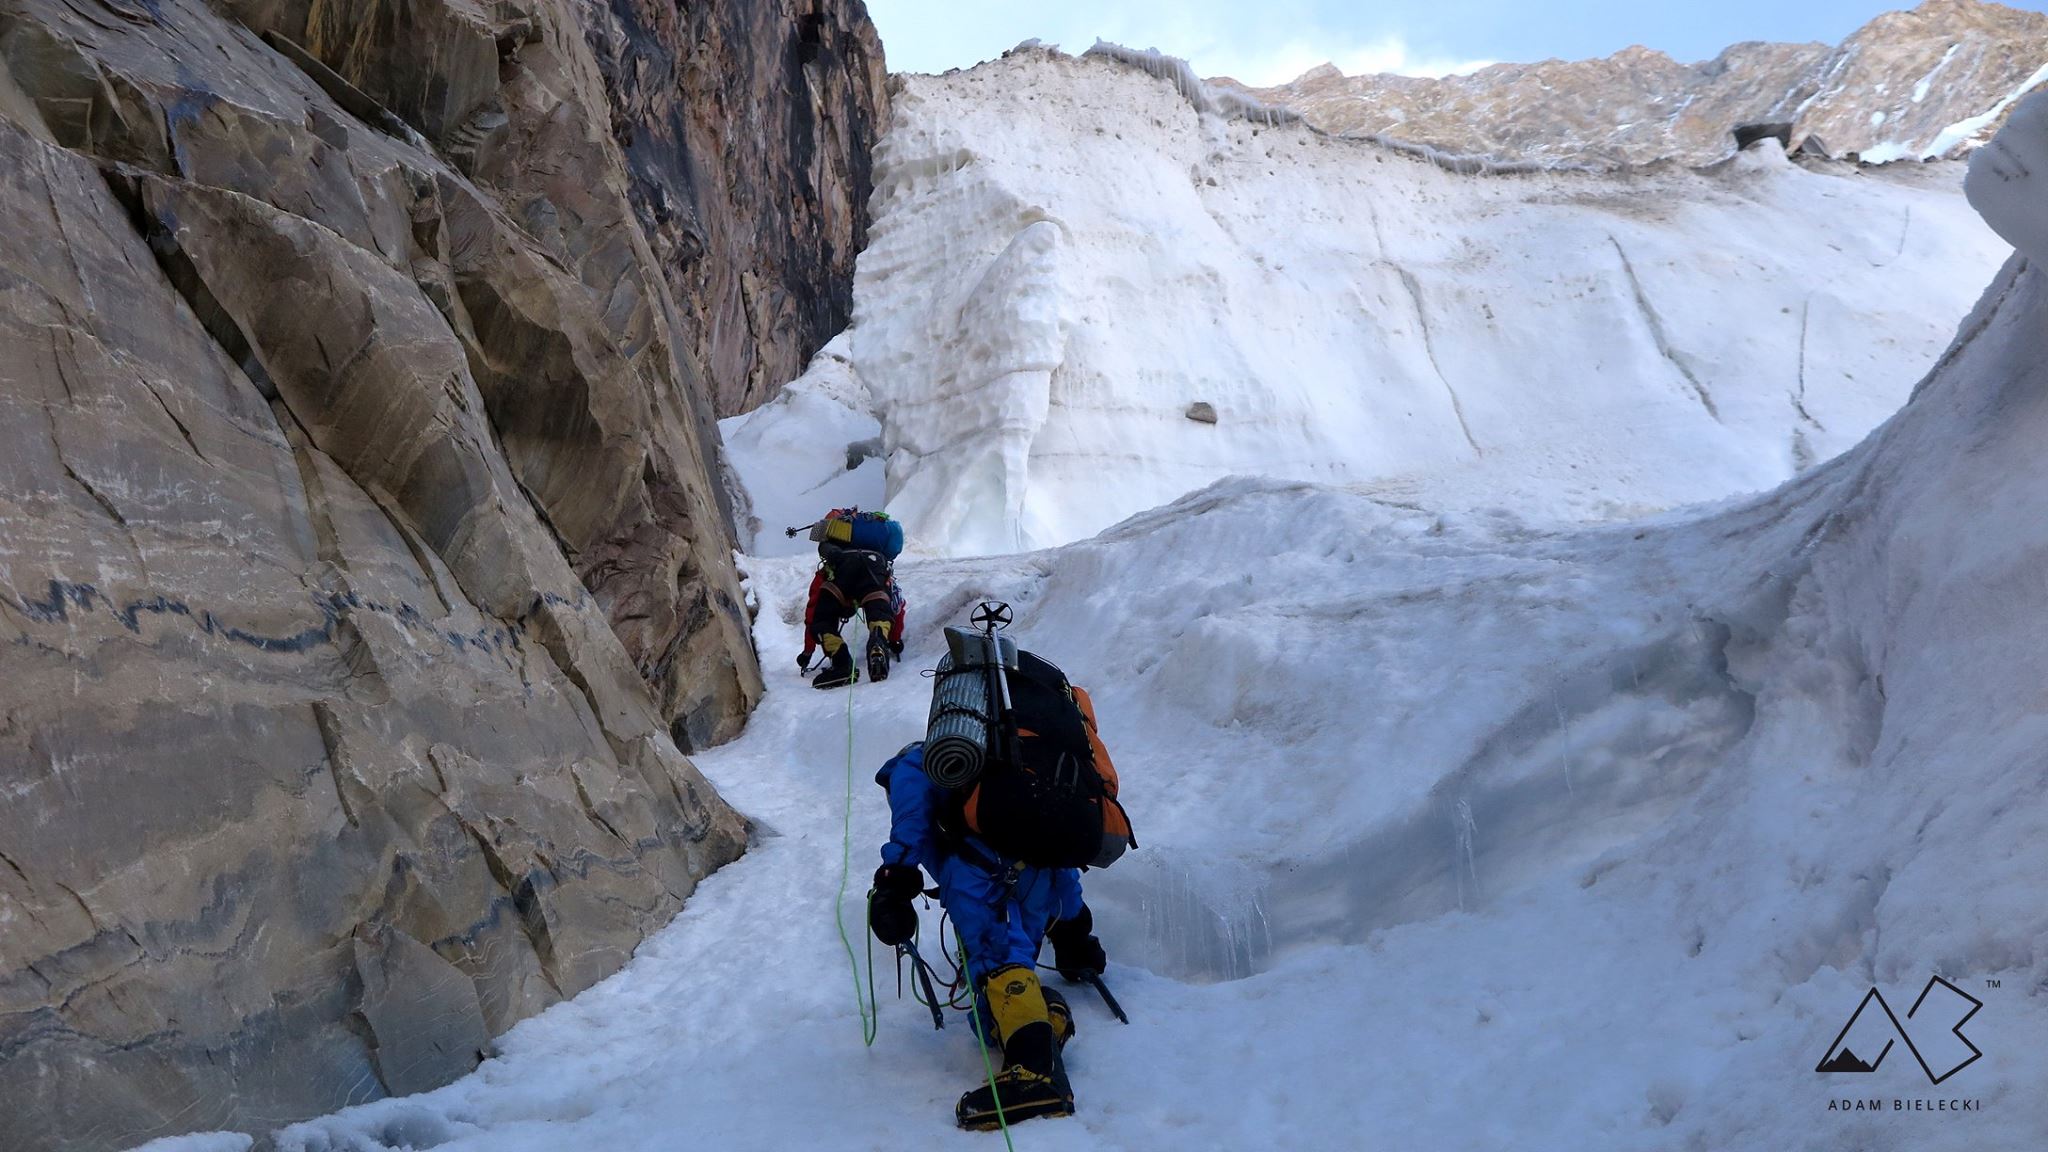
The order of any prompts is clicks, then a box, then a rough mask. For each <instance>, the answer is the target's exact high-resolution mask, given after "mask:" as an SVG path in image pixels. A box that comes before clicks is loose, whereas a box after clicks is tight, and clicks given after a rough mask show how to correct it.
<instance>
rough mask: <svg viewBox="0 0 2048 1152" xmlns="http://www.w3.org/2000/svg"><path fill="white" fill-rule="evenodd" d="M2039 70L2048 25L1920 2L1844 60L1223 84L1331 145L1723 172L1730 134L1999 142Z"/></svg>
mask: <svg viewBox="0 0 2048 1152" xmlns="http://www.w3.org/2000/svg"><path fill="white" fill-rule="evenodd" d="M2044 68H2048V14H2043V13H2040V12H2027V11H2021V10H2019V9H2015V8H2008V7H2005V6H2004V5H2001V4H1992V3H1984V2H1982V0H1925V3H1922V4H1921V5H1920V6H1919V7H1917V8H1915V9H1914V10H1912V11H1910V12H1892V13H1887V14H1885V15H1883V16H1879V17H1878V18H1877V19H1875V20H1873V21H1872V22H1871V23H1870V24H1869V25H1867V26H1865V27H1864V28H1863V29H1862V30H1861V31H1859V32H1857V33H1856V34H1855V35H1854V36H1852V37H1850V38H1849V39H1848V40H1846V41H1844V42H1843V43H1842V44H1841V45H1840V46H1839V47H1835V48H1830V47H1829V46H1827V45H1825V44H1762V43H1750V44H1738V45H1736V46H1735V47H1732V48H1730V49H1728V50H1727V51H1726V52H1723V53H1722V54H1721V55H1720V56H1718V57H1716V58H1715V59H1713V60H1710V61H1707V62H1705V63H1701V64H1681V63H1679V62H1677V61H1675V60H1673V59H1672V58H1671V57H1669V56H1666V55H1665V54H1663V53H1662V52H1655V51H1651V50H1649V49H1646V48H1630V49H1627V50H1625V51H1623V52H1620V53H1618V54H1616V55H1614V56H1611V57H1608V58H1607V59H1605V60H1577V61H1563V60H1546V61H1543V62H1541V63H1537V64H1496V65H1493V66H1492V67H1489V68H1484V69H1481V70H1479V71H1477V72H1475V73H1473V74H1471V75H1469V76H1450V77H1445V78H1443V79H1421V78H1416V77H1409V76H1384V75H1375V76H1346V75H1344V74H1343V73H1342V72H1340V71H1338V70H1337V69H1336V68H1334V67H1331V66H1329V65H1324V66H1323V67H1320V68H1317V69H1315V70H1314V71H1311V72H1309V73H1307V74H1306V75H1304V76H1302V77H1300V78H1299V79H1297V80H1295V81H1293V82H1292V83H1289V84H1285V85H1282V86H1280V87H1277V88H1264V89H1248V88H1244V87H1243V86H1242V85H1237V84H1235V83H1234V82H1230V81H1223V82H1221V83H1223V84H1225V85H1226V86H1228V87H1233V88H1236V89H1238V90H1240V91H1244V92H1248V93H1250V94H1251V95H1253V96H1254V97H1256V98H1257V99H1260V100H1262V101H1265V102H1267V103H1270V104H1274V105H1278V106H1281V107H1285V108H1290V109H1292V110H1294V111H1296V112H1299V113H1300V114H1301V115H1302V116H1303V117H1304V118H1306V119H1307V120H1308V121H1309V123H1311V124H1313V125H1315V126H1316V127H1318V128H1321V129H1323V130H1324V131H1327V132H1335V133H1340V134H1360V135H1385V136H1389V137H1392V138H1394V139H1397V140H1402V141H1407V142H1410V143H1415V144H1426V145H1429V146H1431V147H1434V148H1440V149H1443V150H1446V151H1449V152H1454V153H1459V154H1466V155H1479V156H1487V157H1492V158H1496V159H1502V160H1510V161H1544V162H1557V161H1563V162H1574V163H1597V164H1645V163H1650V162H1653V161H1657V160H1665V159H1672V160H1678V161H1681V162H1684V163H1688V164H1705V163H1710V162H1712V161H1715V160H1719V159H1721V158H1722V157H1724V156H1726V155H1727V154H1728V153H1729V151H1730V150H1731V148H1732V144H1731V138H1730V136H1729V130H1730V129H1731V128H1733V127H1734V126H1735V125H1737V124H1740V123H1744V122H1749V121H1786V122H1791V123H1793V125H1794V129H1795V136H1794V139H1795V143H1796V142H1798V141H1799V140H1800V139H1803V138H1805V137H1807V136H1814V137H1818V138H1819V139H1820V140H1822V141H1824V142H1825V143H1826V145H1827V147H1828V148H1829V149H1830V150H1831V151H1832V152H1833V153H1834V154H1835V155H1842V154H1844V153H1847V152H1857V153H1866V154H1869V155H1870V157H1871V158H1873V159H1890V160H1895V159H1906V158H1915V159H1917V158H1919V157H1921V156H1923V155H1941V154H1945V153H1947V152H1949V151H1951V150H1952V149H1953V148H1955V147H1956V146H1957V145H1959V144H1964V143H1968V142H1970V141H1973V140H1982V139H1988V138H1989V135H1990V133H1991V132H1992V131H1993V130H1995V129H1996V127H1997V125H1998V123H2000V122H2001V121H2002V114H2003V112H2004V111H2005V110H2006V109H2008V108H2010V107H2011V104H2012V102H2013V100H2014V99H2015V98H2016V97H2017V96H2018V95H2020V94H2023V93H2024V92H2025V91H2026V90H2027V88H2028V86H2029V82H2030V81H2031V82H2032V83H2034V84H2039V83H2041V82H2042V81H2048V74H2044ZM1986 114H1990V115H1989V116H1988V118H1986V119H1984V120H1983V122H1982V123H1974V121H1975V120H1976V118H1978V117H1981V116H1986ZM1951 128H1956V129H1958V131H1954V132H1951V131H1949V130H1950V129H1951Z"/></svg>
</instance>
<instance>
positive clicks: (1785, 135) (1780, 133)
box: [1735, 120, 1792, 152]
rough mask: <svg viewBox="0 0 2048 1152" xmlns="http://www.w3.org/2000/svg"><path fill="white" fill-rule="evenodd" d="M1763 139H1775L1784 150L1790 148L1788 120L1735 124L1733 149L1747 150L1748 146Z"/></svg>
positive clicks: (1790, 134)
mask: <svg viewBox="0 0 2048 1152" xmlns="http://www.w3.org/2000/svg"><path fill="white" fill-rule="evenodd" d="M1764 140H1776V141H1777V142H1778V144H1779V145H1780V146H1781V147H1783V148H1784V149H1785V150H1786V151H1788V152H1789V151H1791V150H1792V123H1791V121H1789V120H1784V121H1779V122H1777V123H1774V124H1737V125H1736V126H1735V150H1736V151H1737V152H1744V151H1748V149H1749V146H1750V145H1752V144H1755V143H1758V142H1760V141H1764Z"/></svg>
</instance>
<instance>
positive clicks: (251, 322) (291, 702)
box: [0, 0, 879, 1152]
mask: <svg viewBox="0 0 2048 1152" xmlns="http://www.w3.org/2000/svg"><path fill="white" fill-rule="evenodd" d="M856 15H858V13H856ZM601 18H603V13H601V12H598V11H597V10H596V9H594V8H593V6H591V5H586V4H572V3H569V2H568V0H369V2H365V3H361V4H336V3H329V2H326V0H215V2H214V3H211V4H209V3H206V2H205V0H0V217H4V219H6V221H7V226H6V227H4V228H0V1148H6V1149H8V1150H9V1152H56V1150H62V1152H98V1150H101V1149H113V1148H124V1147H128V1146H130V1145H132V1144H135V1143H139V1142H141V1141H143V1140H146V1139H150V1138H153V1137H156V1136H162V1135H168V1134H172V1133H175V1132H181V1131H189V1130H194V1129H210V1128H241V1129H246V1130H262V1129H263V1128H265V1127H266V1126H268V1125H273V1124H276V1123H278V1122H281V1121H283V1120H286V1119H289V1118H293V1117H297V1116H304V1115H308V1114H312V1113H316V1112H321V1111H327V1110H331V1109H333V1108H336V1107H339V1106H342V1105H345V1104H349V1103H354V1102H359V1101H361V1100H364V1099H368V1098H372V1097H374V1096H378V1095H382V1094H385V1093H388V1092H404V1091H414V1090H418V1089H420V1088H424V1087H428V1086H431V1085H433V1084H436V1083H440V1082H443V1081H445V1080H446V1079H448V1078H449V1077H451V1076H454V1075H458V1074H460V1073H461V1072H463V1071H465V1070H467V1069H468V1068H470V1067H473V1066H474V1064H475V1062H476V1060H477V1059H478V1057H479V1054H480V1051H481V1049H482V1048H483V1047H484V1046H485V1045H486V1044H487V1038H488V1036H489V1035H493V1034H496V1033H498V1032H500V1031H503V1030H504V1029H505V1028H507V1027H509V1026H510V1025H511V1024H512V1023H514V1022H516V1021H517V1020H519V1019H521V1018H523V1017H526V1016H529V1015H531V1014H533V1013H534V1012H536V1011H538V1010H540V1009H541V1008H544V1007H546V1006H547V1005H548V1004H550V1003H553V1002H555V1001H556V1000H559V999H560V998H562V997H564V996H569V995H574V994H575V993H576V992H578V991H580V990H582V989H584V988H587V987H589V986H590V985H591V984H592V983H594V982H596V981H597V980H600V979H602V978H604V977H605V976H606V975H608V974H610V973H611V972H613V971H616V970H617V969H618V968H619V966H620V965H621V964H623V963H624V962H625V960H626V958H627V957H628V956H629V955H630V954H631V952H632V950H633V948H634V947H635V946H636V945H637V944H638V942H639V941H640V940H641V939H642V938H643V937H644V936H645V935H646V934H647V933H648V932H650V931H652V930H653V929H655V928H657V927H659V926H660V925H661V924H663V923H665V922H666V921H667V919H668V918H669V917H671V916H672V915H673V914H674V912H675V911H676V909H677V908H678V907H679V906H680V904H681V902H682V901H683V900H684V899H685V898H687V897H688V896H689V894H690V893H691V891H692V890H693V889H694V887H695V885H696V883H697V881H698V880H699V879H700V878H701V877H703V876H704V875H705V874H707V873H708V872H709V871H711V870H712V869H714V868H716V867H718V866H719V865H720V864H722V863H724V862H725V861H728V860H730V859H732V858H733V857H734V856H736V855H737V854H738V853H739V852H740V851H741V850H742V849H743V847H744V839H745V829H744V825H743V823H742V821H741V820H740V818H739V817H738V816H737V815H736V814H735V813H733V812H732V811H731V810H730V809H729V808H728V807H726V806H725V805H724V803H723V802H721V801H720V800H719V798H718V797H717V795H716V793H715V792H714V791H713V790H712V789H711V787H710V786H709V785H708V784H707V783H706V782H705V781H704V780H703V778H702V777H701V776H700V775H699V774H698V773H697V771H696V770H695V768H694V767H693V766H692V765H691V764H690V762H689V761H688V759H687V758H686V757H685V756H684V755H683V754H682V751H679V748H678V745H679V743H680V744H682V745H684V746H685V747H687V746H689V745H694V744H699V743H706V742H710V741H714V740H718V739H722V738H724V737H727V736H729V735H731V734H732V733H734V732H736V731H737V730H738V728H739V726H740V725H741V724H742V723H743V722H744V718H745V714H746V710H747V708H748V707H749V705H750V704H751V702H752V701H753V699H754V698H755V697H756V696H757V694H758V692H759V690H760V679H759V673H758V670H757V667H756V664H755V661H754V655H753V652H752V648H751V644H750V641H749V637H748V622H747V619H746V616H745V611H744V609H743V608H742V607H741V605H740V601H739V595H740V593H739V587H738V582H737V577H736V574H735V571H734V568H733V564H732V560H731V551H730V550H731V537H730V534H729V531H728V529H727V526H726V523H725V517H724V515H723V514H722V513H721V511H720V509H719V505H718V497H717V494H716V492H717V485H716V483H715V481H714V479H713V477H714V476H715V475H716V463H715V459H714V456H713V453H714V450H715V443H714V442H713V441H712V440H711V439H710V438H709V437H710V432H709V428H710V421H711V418H712V415H713V413H714V411H715V407H714V401H713V395H712V393H713V389H712V386H711V384H710V377H709V376H708V375H707V373H706V371H705V369H704V367H703V365H702V364H701V363H700V362H699V359H698V349H697V346H696V344H695V343H694V341H696V340H697V339H698V338H699V335H700V333H699V329H698V328H697V327H695V326H694V325H696V324H697V323H698V322H699V319H700V318H701V317H704V316H708V315H711V313H712V312H713V310H714V306H713V304H712V303H711V301H712V300H713V297H712V296H709V295H707V296H704V297H701V298H699V297H678V296H677V295H675V294H674V292H673V291H672V286H671V281H670V277H668V276H667V275H665V274H664V269H663V264H662V261H661V260H660V258H659V257H657V255H656V252H655V248H654V246H652V245H650V243H649V241H648V233H647V232H646V231H645V230H644V229H643V227H642V224H641V219H640V215H639V213H638V211H637V210H636V190H637V189H639V182H638V181H637V180H636V178H635V177H634V176H633V175H632V173H631V171H630V170H629V166H628V162H627V158H626V156H625V154H624V153H622V151H621V149H620V147H619V143H618V141H619V140H620V139H622V138H627V137H631V136H633V135H635V133H636V132H637V131H638V129H637V128H636V126H635V122H634V119H633V117H634V116H635V115H637V114H638V112H637V111H636V110H635V108H633V107H631V106H628V105H624V104H615V103H614V102H613V101H612V99H611V96H610V95H609V94H608V93H612V92H616V90H617V86H616V85H615V84H608V82H607V79H606V76H605V74H604V71H603V68H602V67H601V56H600V54H599V53H596V52H593V49H592V45H593V44H603V43H607V42H608V41H607V37H609V36H610V35H611V30H610V29H609V28H608V27H605V26H599V25H597V24H593V25H589V26H586V21H591V20H598V21H600V22H601ZM761 19H762V20H763V21H764V22H765V21H767V20H769V19H770V16H769V15H763V16H761ZM789 20H790V26H791V27H790V32H789V35H790V36H791V37H792V38H796V37H800V36H801V33H802V24H801V21H800V20H798V19H797V18H796V17H795V16H794V15H791V16H789ZM750 27H751V26H750ZM863 27H864V25H863ZM756 31H757V32H759V33H760V36H762V37H766V35H767V33H766V31H764V30H761V29H756ZM865 34H866V36H867V37H868V38H869V39H871V38H872V33H871V32H867V33H865ZM762 43H763V41H762V40H760V39H739V40H735V41H733V42H732V43H730V44H728V45H725V46H724V47H723V48H721V49H719V50H731V51H736V52H750V51H755V50H759V49H760V48H761V46H762ZM700 47H701V46H700ZM780 60H781V57H779V56H778V57H776V60H775V61H770V62H769V63H768V64H762V65H758V66H760V67H769V66H780V65H779V63H778V62H779V61H780ZM611 62H612V63H614V64H616V60H613V61H611ZM695 66H696V67H699V68H701V69H704V70H706V71H708V72H712V73H718V72H721V70H723V69H728V68H729V69H730V70H731V71H733V72H735V73H746V72H747V71H748V69H751V68H754V67H756V66H757V64H756V62H752V61H739V60H734V61H718V60H710V59H702V58H699V59H698V60H697V62H696V65H695ZM877 67H878V65H877ZM809 81H810V83H811V84H812V86H813V92H814V93H815V92H820V91H825V90H828V89H831V88H832V87H833V86H834V85H835V84H836V85H840V86H843V87H846V88H848V89H854V90H859V91H861V92H878V91H879V80H878V79H877V78H876V77H875V76H871V75H868V74H867V73H866V72H860V73H858V74H855V73H847V74H840V75H836V76H835V75H833V74H829V73H826V72H819V73H817V74H815V75H812V76H810V77H809ZM863 98H864V99H865V98H866V97H863ZM683 99H687V97H685V98H683ZM811 99H813V100H814V101H817V102H822V103H824V104H830V103H831V101H830V100H828V99H826V98H825V97H822V96H816V95H813V96H812V97H811ZM876 99H878V97H876ZM872 104H873V100H872V99H870V100H869V106H872ZM694 115H697V116H699V117H701V118H702V119H703V120H704V121H705V123H706V124H711V123H713V122H714V113H713V112H711V111H709V110H699V111H698V112H696V113H694ZM863 123H864V124H865V122H863ZM732 127H733V129H734V130H733V131H732V132H730V133H727V134H723V135H720V134H715V133H714V134H711V135H708V136H706V137H705V138H704V140H703V141H702V142H701V143H702V146H704V147H707V148H711V149H713V151H714V153H715V154H717V155H721V156H726V157H729V158H730V163H731V164H733V165H735V166H740V165H741V164H742V159H743V158H745V157H747V156H749V155H752V154H753V153H755V152H764V153H774V154H776V155H778V156H779V155H780V153H781V151H783V149H781V148H780V146H779V145H777V146H771V144H770V143H769V142H770V140H781V139H783V137H781V136H775V135H762V134H749V133H750V132H751V131H752V129H751V128H750V127H749V126H748V125H746V124H735V125H733V126H732ZM855 127H857V126H848V127H847V129H846V131H847V132H849V133H851V134H850V135H847V136H846V137H845V138H844V139H845V143H844V147H845V148H846V150H847V151H846V155H848V156H851V155H854V154H858V155H859V156H861V157H864V156H865V152H866V145H867V143H868V141H867V140H866V139H865V138H864V137H862V136H861V135H859V133H858V132H856V131H854V128H855ZM867 127H871V125H867ZM864 162H865V161H864V160H862V161H861V163H863V164H864ZM823 163H824V162H822V161H820V162H819V164H820V165H823ZM835 163H837V162H836V161H835ZM847 163H849V164H850V163H851V162H850V161H848V162H847ZM811 170H812V171H823V170H824V167H820V166H813V168H812V169H811ZM836 170H837V169H835V171H836ZM748 171H749V172H750V173H752V174H753V175H754V176H757V177H759V178H761V179H777V178H781V177H783V176H788V175H790V174H792V173H793V172H795V171H796V170H795V169H793V168H790V167H788V166H785V165H781V161H780V160H775V161H772V162H767V163H764V164H762V165H757V166H755V167H753V168H751V169H748ZM735 183H736V184H739V183H743V181H742V180H740V178H738V177H735ZM640 191H641V192H643V193H644V190H640ZM778 194H780V195H782V196H784V198H786V199H787V198H795V199H801V198H802V197H803V195H804V193H802V192H801V191H800V190H790V189H784V190H781V191H780V193H778V190H777V189H774V188H770V187H752V186H749V187H748V188H747V196H748V197H749V198H750V199H745V203H748V204H763V203H767V202H769V201H771V200H773V199H775V197H776V196H777V195H778ZM734 221H735V222H732V223H731V224H730V227H732V228H734V229H735V230H738V229H741V228H742V227H743V223H741V222H737V217H735V218H734ZM857 223H858V219H857V213H856V214H855V216H854V217H853V219H852V222H851V223H847V224H846V225H845V226H846V228H847V229H849V230H848V231H847V235H848V236H854V235H857ZM828 231H829V229H821V230H818V231H813V232H804V231H802V230H801V229H797V230H794V231H791V232H790V233H789V234H788V239H787V240H786V242H783V243H781V244H780V245H779V246H778V245H770V246H764V248H763V251H764V252H767V253H768V254H767V255H763V256H761V258H760V260H759V261H758V262H757V261H756V260H755V259H754V256H755V255H756V254H755V253H754V252H753V251H752V250H750V249H748V248H747V247H746V246H745V245H743V244H740V243H738V242H735V243H734V244H732V245H731V246H729V247H728V248H726V249H725V250H723V251H722V252H721V253H720V254H719V255H718V256H717V259H719V260H729V261H733V262H734V263H732V264H729V265H727V267H728V269H729V270H730V271H732V274H733V275H734V276H740V277H743V276H747V275H755V276H759V275H769V274H772V275H774V276H783V277H785V278H789V279H785V280H784V281H783V283H784V284H785V287H786V290H787V292H788V295H789V296H790V298H791V302H790V303H788V304H787V305H786V308H787V310H788V311H789V312H790V314H792V315H808V314H809V313H808V312H807V311H806V310H807V309H808V310H812V311H816V310H818V309H823V310H824V311H825V312H826V313H829V303H826V304H820V303H819V301H821V300H822V301H827V302H829V301H830V300H832V299H835V298H837V297H838V296H842V295H843V294H844V293H845V291H846V284H845V283H844V282H843V281H832V280H830V278H829V276H828V277H827V278H826V279H825V280H822V281H821V282H820V283H818V284H817V285H815V286H814V287H813V288H812V289H811V290H810V291H809V293H808V295H806V294H805V292H804V290H803V289H804V285H802V284H801V283H799V282H798V281H797V280H796V279H793V278H795V277H800V276H801V275H804V274H806V272H805V270H806V269H807V270H809V272H810V273H816V274H818V275H821V276H825V275H826V274H827V273H830V272H832V271H833V270H834V269H835V268H837V267H838V264H837V263H836V262H837V261H838V260H839V256H838V248H837V247H836V244H837V241H836V240H834V239H830V238H828V237H827V235H826V233H827V232H828ZM806 243H813V244H814V245H815V248H814V250H811V251H809V252H808V253H806V251H805V249H804V246H805V244H806ZM771 248H772V249H773V251H772V252H769V251H768V250H769V249H771ZM712 259H713V258H712V256H710V255H707V256H706V257H704V259H703V260H702V261H700V264H701V263H706V262H709V261H711V260H712ZM850 260H851V253H850V252H848V253H847V254H846V261H847V264H848V271H850ZM757 264H758V267H757ZM677 283H679V284H681V285H682V286H684V287H686V288H689V287H692V284H691V282H690V281H687V280H679V281H677ZM718 299H721V300H722V299H723V298H722V297H720V298H718ZM717 306H718V307H722V306H723V304H719V305H717ZM798 327H800V326H798ZM778 338H784V337H778ZM786 338H787V339H789V340H791V341H794V342H795V343H796V344H798V345H800V344H801V342H802V338H801V337H800V335H799V334H798V333H796V332H795V330H794V328H792V330H791V332H790V333H788V334H787V335H786ZM763 355H765V353H764V354H763Z"/></svg>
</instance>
